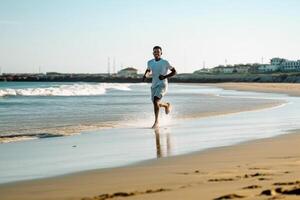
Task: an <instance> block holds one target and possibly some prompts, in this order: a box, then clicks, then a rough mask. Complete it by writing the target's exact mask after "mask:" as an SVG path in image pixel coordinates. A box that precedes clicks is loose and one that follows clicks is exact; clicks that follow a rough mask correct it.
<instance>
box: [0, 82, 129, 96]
mask: <svg viewBox="0 0 300 200" xmlns="http://www.w3.org/2000/svg"><path fill="white" fill-rule="evenodd" d="M129 86H130V84H124V83H122V84H121V83H98V84H84V83H80V84H72V85H56V86H52V87H45V88H41V87H40V88H25V89H12V88H7V89H0V97H1V96H94V95H103V94H105V93H106V91H107V90H109V89H115V90H131V89H130V88H129Z"/></svg>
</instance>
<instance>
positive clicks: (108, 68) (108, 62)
mask: <svg viewBox="0 0 300 200" xmlns="http://www.w3.org/2000/svg"><path fill="white" fill-rule="evenodd" d="M107 74H108V76H109V75H110V58H109V57H107Z"/></svg>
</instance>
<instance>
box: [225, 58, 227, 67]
mask: <svg viewBox="0 0 300 200" xmlns="http://www.w3.org/2000/svg"><path fill="white" fill-rule="evenodd" d="M225 66H227V59H226V58H225Z"/></svg>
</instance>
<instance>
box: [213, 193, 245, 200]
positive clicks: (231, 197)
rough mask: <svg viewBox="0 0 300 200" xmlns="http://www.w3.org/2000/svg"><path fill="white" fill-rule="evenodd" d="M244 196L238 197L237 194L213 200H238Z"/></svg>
mask: <svg viewBox="0 0 300 200" xmlns="http://www.w3.org/2000/svg"><path fill="white" fill-rule="evenodd" d="M244 197H245V196H242V195H238V194H227V195H224V196H220V197H218V198H215V199H214V200H224V199H240V198H244Z"/></svg>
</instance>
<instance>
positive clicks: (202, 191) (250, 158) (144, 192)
mask: <svg viewBox="0 0 300 200" xmlns="http://www.w3.org/2000/svg"><path fill="white" fill-rule="evenodd" d="M299 133H300V131H295V132H294V133H293V134H289V135H283V136H279V137H276V138H271V139H262V140H256V141H251V142H247V143H243V144H239V145H235V146H230V147H222V148H215V149H211V150H207V151H204V152H201V153H194V154H189V155H183V156H175V157H168V158H164V159H158V160H154V161H153V160H152V161H149V162H143V163H141V164H138V165H134V166H128V167H122V168H114V169H106V170H93V171H88V172H82V173H76V174H71V175H65V176H59V177H54V178H47V179H41V180H33V181H25V182H19V183H10V184H5V185H1V186H0V194H1V199H6V200H9V199H25V200H27V199H28V200H29V199H30V200H34V199H81V200H83V199H123V198H124V197H126V199H218V198H219V199H222V198H221V197H222V196H224V198H223V199H226V198H225V196H226V195H228V196H227V197H228V198H227V199H234V198H238V197H244V198H243V199H270V197H274V198H273V199H277V198H278V199H279V198H282V197H284V199H297V198H298V199H299V194H300V193H299V190H300V182H299V181H300V167H299V165H300V153H299V144H300V134H299ZM297 195H298V196H297ZM124 199H125V198H124Z"/></svg>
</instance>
